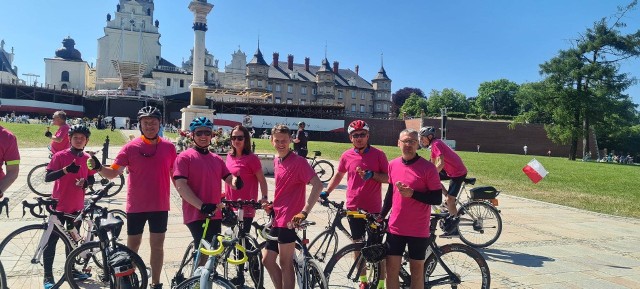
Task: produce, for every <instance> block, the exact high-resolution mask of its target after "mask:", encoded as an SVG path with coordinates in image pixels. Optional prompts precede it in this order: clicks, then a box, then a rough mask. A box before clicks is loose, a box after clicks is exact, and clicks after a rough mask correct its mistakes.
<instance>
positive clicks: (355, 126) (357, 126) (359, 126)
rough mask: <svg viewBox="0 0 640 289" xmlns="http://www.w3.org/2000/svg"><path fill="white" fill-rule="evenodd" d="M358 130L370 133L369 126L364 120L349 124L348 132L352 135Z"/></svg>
mask: <svg viewBox="0 0 640 289" xmlns="http://www.w3.org/2000/svg"><path fill="white" fill-rule="evenodd" d="M357 130H366V131H369V125H368V124H367V123H366V122H364V120H359V119H357V120H354V121H352V122H351V123H350V124H349V128H348V129H347V132H348V133H349V134H351V133H352V132H354V131H357Z"/></svg>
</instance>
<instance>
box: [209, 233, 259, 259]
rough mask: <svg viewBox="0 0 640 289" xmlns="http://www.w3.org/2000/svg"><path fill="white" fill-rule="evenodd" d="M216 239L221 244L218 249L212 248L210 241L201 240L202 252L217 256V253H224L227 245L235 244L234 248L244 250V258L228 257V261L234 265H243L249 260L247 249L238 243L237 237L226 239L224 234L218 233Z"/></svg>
mask: <svg viewBox="0 0 640 289" xmlns="http://www.w3.org/2000/svg"><path fill="white" fill-rule="evenodd" d="M216 239H217V240H218V242H217V243H218V244H219V247H218V248H216V249H212V248H211V244H209V242H207V241H206V240H200V243H201V244H202V248H200V253H202V254H205V255H208V256H216V255H220V254H222V252H224V251H225V247H231V246H233V247H234V248H236V249H238V251H240V252H242V258H240V259H233V258H231V257H227V262H229V263H230V264H233V265H241V264H244V263H246V262H247V260H249V257H248V256H247V250H246V249H245V248H244V247H242V245H240V244H239V243H238V239H237V238H234V239H231V240H225V239H224V238H223V237H222V236H220V235H218V237H217V238H216Z"/></svg>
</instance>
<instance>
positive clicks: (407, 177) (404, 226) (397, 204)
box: [389, 157, 442, 238]
mask: <svg viewBox="0 0 640 289" xmlns="http://www.w3.org/2000/svg"><path fill="white" fill-rule="evenodd" d="M398 181H400V182H402V183H403V184H406V185H407V186H409V187H410V188H412V189H413V190H414V191H415V192H414V194H419V192H422V193H425V192H427V191H433V190H440V189H441V188H442V185H441V184H440V177H439V176H438V170H437V169H436V166H435V165H434V164H433V163H431V162H429V161H427V160H425V159H424V158H422V157H420V158H419V159H418V160H416V161H415V162H413V163H411V164H408V165H405V164H404V163H403V162H402V157H399V158H397V159H394V160H392V161H391V162H390V163H389V183H390V184H393V204H392V205H391V215H390V216H389V232H390V233H392V234H396V235H401V236H409V237H422V238H426V237H429V219H430V218H431V206H430V205H428V204H425V203H422V202H419V201H417V200H415V199H413V198H406V197H403V196H402V195H401V194H400V191H398V187H396V186H395V183H396V182H398ZM437 194H439V192H438V193H437Z"/></svg>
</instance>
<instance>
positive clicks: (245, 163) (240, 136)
mask: <svg viewBox="0 0 640 289" xmlns="http://www.w3.org/2000/svg"><path fill="white" fill-rule="evenodd" d="M226 165H227V169H228V170H229V172H231V174H233V175H234V176H240V177H241V178H242V182H243V183H244V186H243V188H241V189H234V188H233V187H232V186H231V185H228V184H227V185H225V195H226V198H227V199H228V200H254V201H257V200H260V201H261V202H263V203H266V202H268V201H269V195H268V189H267V180H266V179H265V177H264V173H263V172H262V164H261V163H260V158H258V156H256V155H255V154H253V153H252V152H251V134H250V133H249V130H248V129H247V128H246V127H244V126H242V125H237V126H235V127H234V128H233V129H231V150H230V151H229V154H228V155H227V160H226ZM258 187H260V195H261V197H260V199H258ZM254 216H255V209H254V208H253V207H247V208H244V224H247V225H246V226H245V227H244V229H245V233H246V234H249V231H250V230H251V226H250V224H251V222H253V217H254Z"/></svg>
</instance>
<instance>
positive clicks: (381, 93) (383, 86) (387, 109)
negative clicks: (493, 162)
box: [371, 61, 393, 117]
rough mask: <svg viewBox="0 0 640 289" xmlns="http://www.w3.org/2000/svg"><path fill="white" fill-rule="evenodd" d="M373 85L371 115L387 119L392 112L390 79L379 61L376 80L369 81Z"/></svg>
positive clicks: (382, 63)
mask: <svg viewBox="0 0 640 289" xmlns="http://www.w3.org/2000/svg"><path fill="white" fill-rule="evenodd" d="M371 84H372V85H373V115H374V117H389V116H391V115H390V113H391V112H392V111H393V110H392V107H393V103H392V102H391V79H390V78H389V77H388V76H387V72H386V71H385V70H384V62H382V61H381V64H380V70H379V71H378V75H376V78H374V79H372V80H371Z"/></svg>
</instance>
